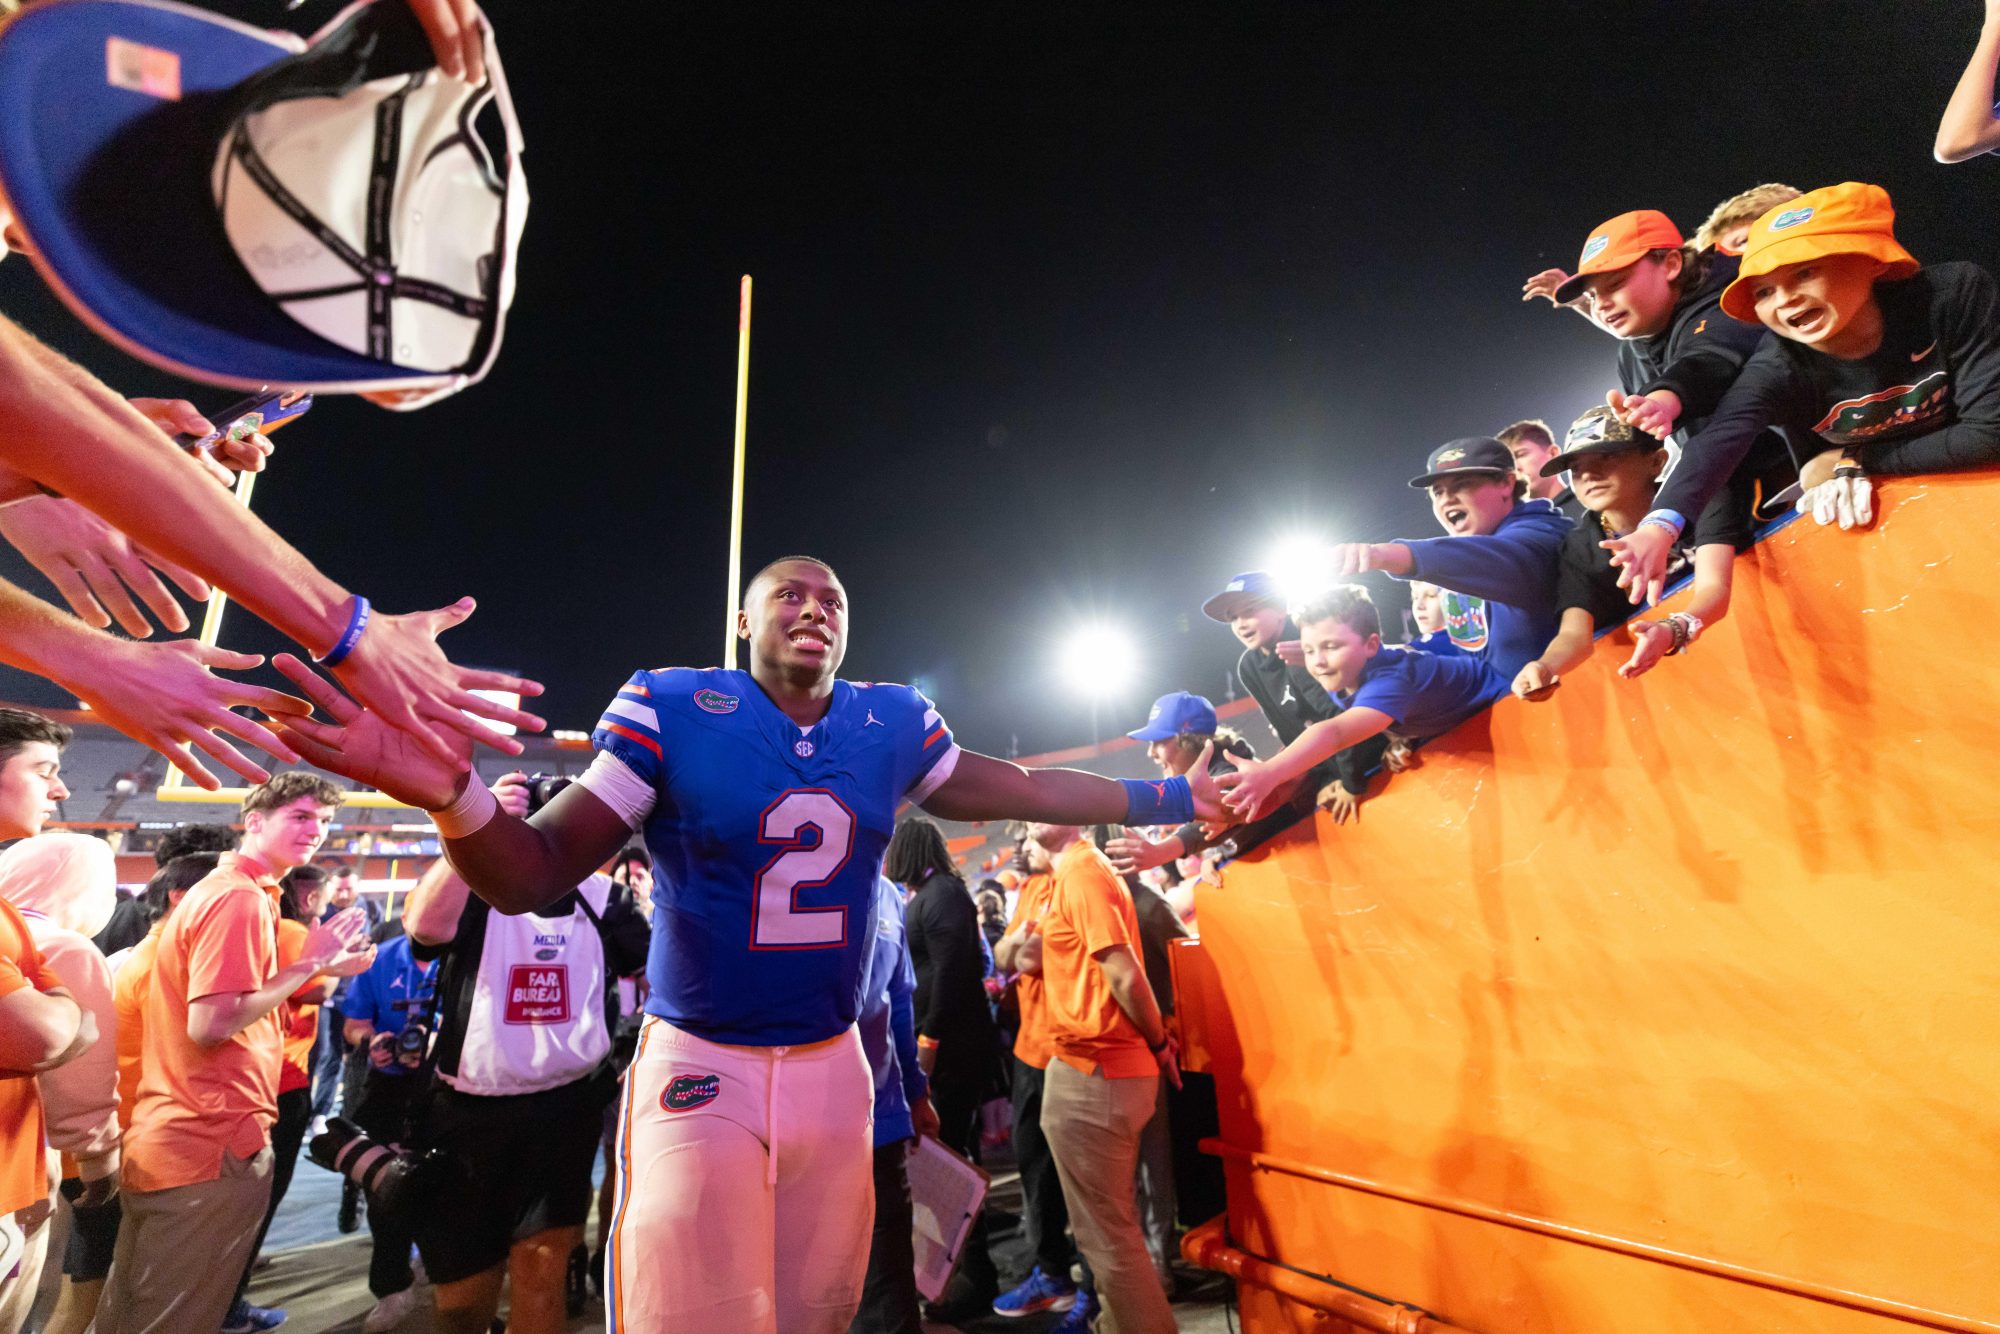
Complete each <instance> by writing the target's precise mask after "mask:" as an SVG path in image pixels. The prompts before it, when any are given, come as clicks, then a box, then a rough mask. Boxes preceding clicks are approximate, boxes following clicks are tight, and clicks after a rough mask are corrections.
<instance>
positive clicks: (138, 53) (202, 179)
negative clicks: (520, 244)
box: [0, 0, 526, 407]
mask: <svg viewBox="0 0 2000 1334" xmlns="http://www.w3.org/2000/svg"><path fill="white" fill-rule="evenodd" d="M489 36H490V34H489ZM495 58H496V57H495V53H494V52H493V48H492V45H491V42H490V39H489V42H488V63H489V82H488V83H487V84H485V85H481V86H480V87H479V88H473V87H472V86H470V85H466V84H463V83H459V82H457V81H454V80H447V79H446V78H445V76H443V75H442V74H441V73H440V72H438V71H437V70H436V69H435V60H434V59H432V58H431V57H430V55H429V50H428V44H427V43H425V41H424V38H423V34H422V31H421V30H420V29H418V28H417V27H416V24H415V21H414V19H412V18H409V17H408V16H407V13H406V11H405V7H404V6H402V5H395V4H375V5H355V6H349V7H348V8H347V9H346V10H343V11H342V13H341V14H340V15H339V16H338V17H336V18H335V19H334V21H333V22H332V23H330V24H329V25H328V27H327V28H326V29H323V30H322V31H321V32H320V33H319V34H316V35H315V37H314V38H313V40H312V42H311V43H310V44H308V43H306V42H302V41H301V40H300V39H299V38H297V37H294V36H291V35H289V34H285V33H275V32H266V31H262V30H260V29H257V28H254V27H251V26H249V25H248V24H244V23H238V22H235V21H233V20H230V19H226V18H223V17H220V16H218V15H215V14H210V13H204V12H203V11H201V10H199V9H195V8H192V7H190V6H186V5H181V4H173V3H167V2H166V0H46V2H45V3H40V4H35V5H31V6H29V7H27V8H25V9H23V10H22V11H21V12H20V13H18V14H16V15H15V16H13V17H12V18H11V19H9V20H8V21H7V22H6V23H5V25H4V26H0V193H4V194H5V195H6V198H7V201H8V203H9V204H11V205H12V207H13V211H14V216H15V223H16V225H17V226H18V227H19V228H20V230H21V231H22V232H23V233H24V234H25V236H26V237H27V239H28V241H29V243H30V244H29V249H30V251H31V253H32V258H33V261H34V264H35V267H36V268H37V269H39V270H40V272H41V273H42V276H43V277H44V278H45V279H46V280H47V281H48V283H49V286H50V287H51V288H53V289H54V290H55V292H56V294H57V295H58V296H59V297H61V298H62V300H63V302H64V303H65V304H66V305H68V306H69V307H70V308H71V309H72V310H73V311H74V312H75V313H76V314H77V316H78V317H79V318H81V319H82V320H83V322H84V323H86V324H88V325H89V326H90V327H91V328H92V329H94V330H95V331H96V332H97V333H98V334H100V335H101V336H103V337H104V338H105V339H107V340H108V341H110V342H111V343H113V344H115V345H117V346H118V347H120V348H122V349H123V350H124V351H126V352H128V353H130V354H132V355H133V356H135V357H138V358H139V359H140V360H142V361H146V362H149V363H151V364H152V365H154V366H157V367H159V368H161V369H163V370H166V371H169V372H171V373H173V374H176V375H179V376H182V377H184V378H187V379H191V380H199V381H202V382H205V383H208V384H215V385H223V386H227V387H232V388H237V389H245V390H252V391H254V390H258V389H262V388H264V387H267V386H281V387H284V388H290V389H304V390H308V391H316V392H323V393H361V392H368V393H375V394H380V395H387V396H392V397H396V398H397V399H399V401H398V402H397V403H396V404H395V406H403V407H410V406H420V405H421V404H422V403H424V402H428V401H430V400H432V399H434V398H437V397H441V396H443V395H444V394H447V393H451V392H453V391H455V390H457V389H459V388H462V387H464V386H465V385H467V384H470V383H473V382H476V381H477V380H478V379H479V378H481V377H482V376H484V375H485V373H486V371H487V370H488V369H489V368H490V366H491V364H492V358H493V355H494V354H495V353H496V352H497V350H498V347H499V342H500V335H501V328H502V325H503V322H504V315H505V311H506V307H507V305H508V304H509V302H510V301H511V299H512V289H513V281H514V270H513V255H514V249H515V244H516V242H517V240H518V236H519V228H520V222H521V220H522V218H523V217H524V215H525V209H526V185H525V178H524V177H523V176H522V174H521V171H520V167H519V163H518V156H519V155H518V148H519V137H518V127H517V126H516V125H515V123H514V119H513V113H512V109H511V105H510V104H509V103H508V99H507V96H506V86H505V82H504V75H503V74H501V73H500V72H499V71H498V67H497V65H496V64H495V63H494V61H495ZM426 67H428V68H426ZM399 98H400V99H403V100H402V101H398V102H397V106H398V107H399V108H401V109H402V110H403V114H402V117H401V120H400V122H398V123H399V124H400V126H401V128H402V132H403V134H404V135H405V137H406V138H407V139H409V140H410V142H407V143H403V144H402V145H401V149H402V151H401V152H400V153H394V152H390V153H384V152H383V151H381V150H380V149H379V148H378V147H377V144H376V140H377V139H378V138H379V135H380V131H379V129H378V128H377V121H376V118H375V114H374V113H375V110H376V104H377V103H383V102H386V101H395V100H396V99H399ZM488 99H490V100H492V101H493V104H494V105H495V106H496V107H497V108H499V119H500V121H501V123H502V126H503V137H504V138H505V140H506V145H505V148H506V151H505V152H504V153H503V154H501V155H500V156H499V157H498V158H495V157H494V155H493V154H492V153H491V152H490V151H489V150H488V148H487V146H486V145H485V144H484V143H483V142H481V143H478V144H476V145H475V144H474V142H473V140H474V139H475V138H476V137H477V136H476V135H475V134H474V132H472V131H470V130H465V129H462V124H461V122H460V121H459V119H458V118H457V117H456V116H453V115H448V114H446V113H447V112H448V111H450V110H452V109H454V108H458V107H464V108H466V109H467V110H466V115H467V117H468V118H469V117H470V116H472V115H475V114H476V113H477V112H478V111H479V110H480V109H481V107H482V106H483V105H484V102H485V101H486V100H488ZM380 200H388V201H389V202H388V203H387V204H386V205H379V206H378V201H380ZM364 215H365V216H364ZM475 215H477V216H478V217H479V218H480V222H479V223H478V224H476V225H475V223H474V222H473V221H471V220H472V219H473V218H474V216H475ZM426 217H428V219H429V221H428V222H427V223H426V222H425V219H426ZM364 233H365V234H364ZM479 263H484V264H485V267H484V268H483V269H478V268H477V265H478V264H479ZM467 275H471V276H467ZM384 406H391V404H389V403H386V402H385V403H384Z"/></svg>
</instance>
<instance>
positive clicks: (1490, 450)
mask: <svg viewBox="0 0 2000 1334" xmlns="http://www.w3.org/2000/svg"><path fill="white" fill-rule="evenodd" d="M1462 472H1490V473H1497V474H1499V475H1500V476H1503V477H1510V476H1512V475H1513V472H1514V451H1513V450H1511V449H1509V448H1507V446H1505V445H1503V444H1501V443H1500V442H1499V441H1498V440H1495V439H1493V438H1492V437H1490V436H1484V435H1469V436H1467V437H1465V438H1464V439H1463V440H1453V441H1451V442H1449V443H1448V444H1442V445H1439V446H1438V447H1437V448H1436V449H1433V450H1432V451H1431V456H1430V458H1429V459H1428V460H1426V461H1425V463H1424V475H1423V476H1422V477H1412V478H1411V479H1410V485H1411V486H1413V487H1415V488H1416V489H1417V490H1419V491H1421V490H1423V489H1424V488H1425V487H1427V486H1429V485H1430V484H1431V483H1432V482H1436V481H1439V480H1441V479H1443V478H1446V477H1454V476H1457V475H1458V474H1459V473H1462Z"/></svg>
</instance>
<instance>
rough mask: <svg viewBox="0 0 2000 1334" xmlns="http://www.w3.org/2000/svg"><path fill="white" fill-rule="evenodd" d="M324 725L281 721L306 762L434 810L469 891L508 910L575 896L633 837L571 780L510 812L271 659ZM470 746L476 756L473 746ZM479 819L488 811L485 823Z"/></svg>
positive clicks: (315, 680)
mask: <svg viewBox="0 0 2000 1334" xmlns="http://www.w3.org/2000/svg"><path fill="white" fill-rule="evenodd" d="M274 665H275V666H276V667H277V669H278V670H279V671H281V672H283V673H284V674H285V676H286V677H288V678H289V679H290V680H292V681H293V682H294V683H296V684H297V685H298V687H299V692H300V693H301V694H303V695H304V696H305V697H306V698H307V699H309V700H311V701H312V703H313V706H314V708H316V709H317V710H319V711H320V712H321V713H323V714H325V715H326V719H327V721H320V720H318V719H306V718H281V719H277V720H275V721H276V722H278V723H279V724H280V727H279V731H280V733H281V734H282V735H283V736H284V738H285V740H286V741H288V742H290V743H291V744H292V748H293V749H294V750H296V751H298V753H299V754H300V756H302V757H303V758H304V759H305V760H306V761H307V762H309V763H311V764H315V765H317V766H319V767H320V768H322V769H325V770H327V771H328V772H329V773H336V774H340V775H341V776H342V777H344V778H351V779H353V780H354V781H355V782H357V783H365V784H367V785H369V786H371V787H374V788H376V789H378V790H380V791H383V792H386V793H388V794H389V795H390V796H392V797H394V798H396V799H397V800H398V801H401V802H405V803H407V804H408V805H410V806H414V807H416V808H417V809H418V810H423V811H429V812H430V813H431V815H432V818H433V819H435V820H436V821H437V823H438V832H439V833H441V834H443V835H444V836H445V839H444V848H445V855H446V856H447V857H449V858H450V859H451V867H452V869H453V870H454V871H456V872H457V873H458V875H459V876H461V877H463V878H464V880H465V882H466V884H467V885H469V886H470V887H471V889H472V892H473V893H475V894H477V895H479V897H480V898H482V899H485V900H486V902H487V903H489V904H491V905H492V906H493V908H494V909H495V910H496V911H499V912H503V913H524V912H533V911H535V910H536V909H538V908H544V907H547V906H548V905H549V904H551V903H554V902H555V901H556V900H557V899H559V898H561V897H562V896H563V895H565V894H567V893H569V892H570V891H571V890H573V889H575V888H576V887H577V885H579V884H580V883H582V882H583V880H584V878H585V877H586V876H588V875H589V874H590V873H591V872H592V871H595V870H596V869H597V868H598V867H600V866H602V865H603V864H604V863H605V862H606V861H608V860H609V859H610V858H611V856H612V854H613V853H615V852H617V851H618V849H619V848H621V847H623V846H624V844H625V841H626V839H628V838H630V837H631V833H632V831H631V829H630V828H629V827H627V825H626V824H625V820H624V818H623V817H622V816H620V815H619V814H618V813H617V812H616V811H613V810H612V809H611V808H610V807H609V806H607V805H605V804H604V802H603V801H601V800H599V799H598V798H597V797H596V796H595V795H594V794H593V793H591V792H590V791H589V790H588V789H586V788H584V787H583V786H582V785H581V784H577V783H572V784H571V785H570V786H569V787H568V788H566V789H564V790H563V791H562V792H561V793H560V794H558V795H557V797H556V799H555V800H554V801H551V802H550V803H549V804H548V805H547V806H546V807H544V808H543V809H542V810H541V811H539V812H537V813H536V815H535V817H534V818H533V819H532V820H523V819H521V818H519V817H518V816H516V815H512V814H509V813H508V811H507V810H506V809H504V808H503V807H502V806H501V805H500V804H499V797H500V796H501V795H502V792H501V790H500V789H505V788H507V787H508V786H509V784H508V780H506V779H502V780H501V783H500V784H499V785H498V786H497V788H496V790H495V791H493V792H489V791H488V790H487V789H485V788H483V787H478V786H477V783H478V779H477V778H475V777H473V776H472V775H470V774H468V773H466V772H465V771H463V770H461V769H459V768H458V767H457V765H458V764H459V763H463V762H464V756H463V755H461V756H459V757H457V758H456V759H455V760H453V761H442V760H439V759H438V758H437V757H436V756H434V755H432V754H431V753H430V751H429V750H428V749H426V748H425V747H423V746H422V745H419V744H418V743H417V741H416V739H415V738H414V737H412V736H411V735H410V734H409V733H407V732H404V731H401V730H399V729H397V728H395V727H392V726H390V725H389V724H388V723H387V722H386V721H384V720H383V719H382V718H381V717H380V716H378V715H377V714H374V713H372V712H369V711H368V710H365V709H363V708H362V707H361V706H360V705H359V704H356V703H355V702H354V701H353V700H351V699H349V698H348V697H347V696H345V695H343V694H341V693H340V691H338V690H336V689H335V688H334V687H333V685H332V684H331V683H330V682H328V681H327V680H326V679H325V678H323V677H321V676H320V675H319V674H318V673H317V672H315V671H313V669H312V668H310V667H308V666H306V665H305V664H304V663H303V662H300V661H299V660H298V659H297V658H295V657H293V656H292V655H291V654H289V653H281V654H279V655H278V657H277V658H276V659H275V660H274ZM463 744H464V747H465V753H466V754H469V753H470V750H471V742H470V741H467V742H465V743H463ZM474 812H483V814H484V818H483V819H481V818H479V815H478V814H474Z"/></svg>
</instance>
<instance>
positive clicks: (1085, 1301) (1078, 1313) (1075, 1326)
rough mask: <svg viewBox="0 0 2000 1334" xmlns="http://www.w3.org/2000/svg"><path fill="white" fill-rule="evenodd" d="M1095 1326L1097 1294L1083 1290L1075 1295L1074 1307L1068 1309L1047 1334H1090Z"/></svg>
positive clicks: (1087, 1289)
mask: <svg viewBox="0 0 2000 1334" xmlns="http://www.w3.org/2000/svg"><path fill="white" fill-rule="evenodd" d="M1096 1324H1097V1294H1096V1293H1094V1292H1092V1291H1091V1290H1090V1289H1089V1288H1084V1289H1082V1290H1081V1291H1079V1292H1078V1293H1077V1294H1076V1297H1075V1305H1073V1306H1071V1307H1070V1308H1069V1314H1068V1315H1066V1316H1064V1317H1063V1318H1062V1320H1061V1321H1060V1322H1059V1323H1058V1324H1057V1325H1056V1327H1055V1328H1054V1329H1052V1330H1050V1331H1049V1334H1090V1331H1091V1329H1092V1328H1094V1327H1095V1326H1096Z"/></svg>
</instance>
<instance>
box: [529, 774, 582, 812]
mask: <svg viewBox="0 0 2000 1334" xmlns="http://www.w3.org/2000/svg"><path fill="white" fill-rule="evenodd" d="M575 781H576V780H575V779H573V778H569V777H567V776H565V775H563V774H529V775H528V814H530V815H533V814H534V813H535V812H536V811H538V810H540V809H541V808H542V807H544V806H546V805H548V804H549V803H550V802H552V801H554V800H555V799H556V794H557V793H558V792H561V791H562V790H563V789H564V788H566V787H568V786H569V785H570V784H571V783H573V782H575Z"/></svg>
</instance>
